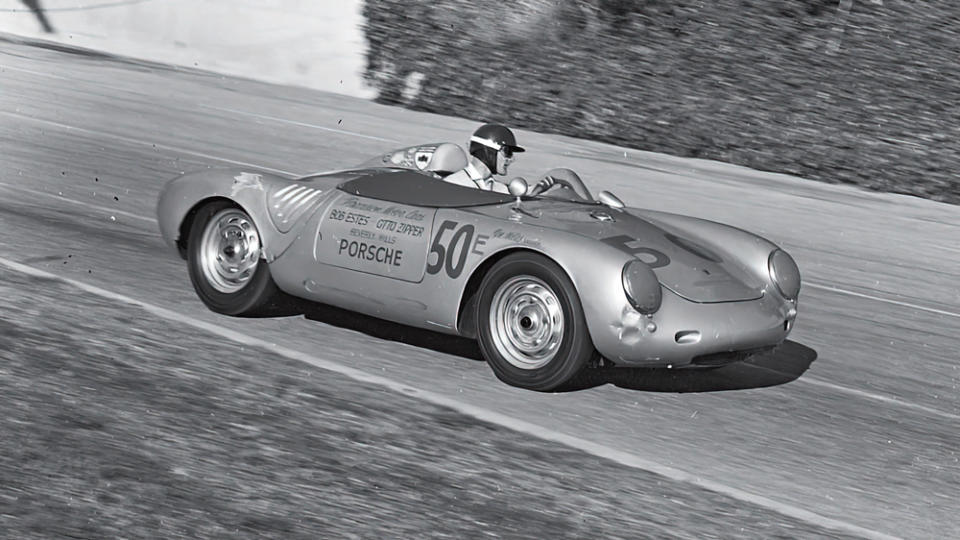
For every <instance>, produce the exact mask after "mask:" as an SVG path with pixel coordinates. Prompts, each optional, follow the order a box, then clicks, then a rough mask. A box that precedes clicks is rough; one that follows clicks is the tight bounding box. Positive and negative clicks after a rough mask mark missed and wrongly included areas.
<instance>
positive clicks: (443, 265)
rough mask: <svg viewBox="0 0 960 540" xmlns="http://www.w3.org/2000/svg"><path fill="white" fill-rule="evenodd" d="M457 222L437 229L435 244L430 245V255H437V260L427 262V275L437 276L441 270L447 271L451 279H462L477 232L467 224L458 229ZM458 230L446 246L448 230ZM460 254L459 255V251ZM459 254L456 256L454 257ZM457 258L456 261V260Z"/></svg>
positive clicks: (448, 223)
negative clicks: (445, 239)
mask: <svg viewBox="0 0 960 540" xmlns="http://www.w3.org/2000/svg"><path fill="white" fill-rule="evenodd" d="M457 225H459V223H457V222H456V221H450V220H446V221H444V222H443V223H441V224H440V227H439V228H438V229H437V235H436V236H434V237H433V243H432V244H431V245H430V253H429V255H428V257H429V256H430V255H436V256H437V257H436V259H434V260H433V262H430V261H429V260H428V261H427V273H428V274H437V273H439V272H440V270H444V269H446V272H447V275H448V276H449V277H450V278H451V279H456V278H458V277H460V274H462V273H463V268H464V267H465V266H466V264H467V255H469V252H470V243H471V242H472V241H473V233H474V231H475V229H474V227H473V225H470V224H467V225H464V226H463V227H460V228H459V229H457ZM451 229H457V230H456V231H455V232H454V233H453V236H452V237H451V238H450V241H449V242H448V243H447V244H446V245H444V243H443V241H442V238H443V233H445V232H446V231H448V230H451ZM458 249H459V252H458V253H457V250H458ZM455 253H457V254H456V255H454V254H455ZM454 257H456V260H454Z"/></svg>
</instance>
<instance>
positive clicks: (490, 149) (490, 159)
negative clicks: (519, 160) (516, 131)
mask: <svg viewBox="0 0 960 540" xmlns="http://www.w3.org/2000/svg"><path fill="white" fill-rule="evenodd" d="M523 151H524V149H523V148H522V147H520V146H517V138H516V137H514V136H513V132H512V131H510V129H509V128H507V127H506V126H502V125H500V124H484V125H482V126H480V127H479V128H477V130H476V131H474V132H473V135H472V136H471V137H470V155H472V156H474V157H476V158H477V159H479V160H480V161H482V162H483V164H484V165H486V166H487V168H488V169H490V172H492V173H495V174H507V167H508V166H509V165H510V162H512V161H513V155H514V154H516V153H517V152H523Z"/></svg>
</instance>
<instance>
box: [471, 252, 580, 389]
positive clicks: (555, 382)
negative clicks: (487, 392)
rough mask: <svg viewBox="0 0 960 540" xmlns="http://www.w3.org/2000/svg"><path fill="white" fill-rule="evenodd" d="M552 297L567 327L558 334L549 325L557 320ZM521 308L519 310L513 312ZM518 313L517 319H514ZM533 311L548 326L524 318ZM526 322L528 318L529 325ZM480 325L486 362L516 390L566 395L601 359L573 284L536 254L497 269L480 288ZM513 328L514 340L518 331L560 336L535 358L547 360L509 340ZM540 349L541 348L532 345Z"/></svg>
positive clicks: (511, 260)
mask: <svg viewBox="0 0 960 540" xmlns="http://www.w3.org/2000/svg"><path fill="white" fill-rule="evenodd" d="M521 291H523V292H521ZM548 292H549V294H548ZM538 294H542V295H543V297H540V296H537V295H538ZM551 294H552V299H555V300H556V303H557V304H559V306H558V308H559V309H558V310H557V309H556V308H553V309H554V311H553V312H552V314H553V315H556V314H557V313H562V325H559V326H560V327H561V328H562V329H558V330H556V331H554V329H555V328H557V326H558V325H556V324H551V323H548V322H547V321H548V319H550V320H556V318H555V317H554V316H553V315H551V313H548V312H547V311H544V310H549V309H550V307H549V306H551V305H552V302H553V300H552V299H551V296H550V295H551ZM525 297H526V298H527V299H526V300H524V298H525ZM544 299H546V301H544ZM517 306H520V309H519V310H516V309H513V308H516V307H517ZM531 306H532V307H531ZM513 312H516V314H515V315H511V313H513ZM527 312H530V313H533V314H534V315H535V316H532V318H533V319H538V318H539V319H541V321H542V324H540V325H539V326H538V325H537V323H531V322H530V319H531V317H528V316H526V315H524V313H527ZM523 319H527V321H526V323H525V322H524V320H523ZM476 321H477V339H478V341H479V343H480V350H481V352H482V353H483V356H484V358H486V360H487V363H489V364H490V367H491V369H493V372H494V374H495V375H496V376H497V378H499V379H500V380H501V381H503V382H505V383H507V384H509V385H512V386H517V387H520V388H526V389H528V390H537V391H541V392H549V391H552V390H562V389H563V388H564V386H565V385H566V384H567V383H569V382H571V381H574V380H575V378H576V377H577V375H578V374H579V373H580V372H581V371H582V370H583V369H584V368H585V366H586V365H587V363H588V362H589V361H590V360H591V359H592V358H595V357H596V355H597V352H596V349H594V347H593V342H592V341H591V339H590V334H589V332H588V330H587V321H586V318H585V317H584V314H583V308H582V306H581V305H580V297H579V295H578V294H577V291H576V289H575V288H574V286H573V283H572V282H571V281H570V278H568V277H567V275H566V273H565V272H564V271H563V269H562V268H560V266H559V265H557V264H556V263H555V262H553V261H551V260H550V259H548V258H546V257H544V256H542V255H538V254H536V253H529V252H522V253H515V254H512V255H508V256H506V257H504V258H503V259H502V260H500V261H498V262H497V263H496V264H494V265H493V267H492V268H491V269H490V271H489V272H487V274H486V275H485V276H484V278H483V282H482V283H481V285H480V298H479V301H478V302H477V313H476ZM511 322H513V323H516V324H511ZM510 329H513V330H514V333H513V334H512V335H513V336H516V335H517V332H519V333H521V334H523V333H524V332H528V331H529V332H530V335H537V333H538V332H546V335H548V336H551V335H552V336H554V337H553V338H552V339H547V340H546V341H547V343H553V346H551V347H544V348H542V349H537V350H535V351H534V352H533V353H531V354H533V355H536V354H544V355H545V356H546V357H545V358H536V357H534V356H527V351H525V350H523V347H522V345H517V339H511V338H510V337H508V335H507V333H509V332H510ZM558 335H559V337H556V336H558ZM527 337H529V335H526V334H524V335H521V336H520V338H518V339H519V340H521V341H522V340H523V339H526V338H527ZM534 341H535V340H534ZM536 347H538V345H535V344H534V345H532V346H531V348H533V349H536ZM544 351H555V352H553V353H550V352H544Z"/></svg>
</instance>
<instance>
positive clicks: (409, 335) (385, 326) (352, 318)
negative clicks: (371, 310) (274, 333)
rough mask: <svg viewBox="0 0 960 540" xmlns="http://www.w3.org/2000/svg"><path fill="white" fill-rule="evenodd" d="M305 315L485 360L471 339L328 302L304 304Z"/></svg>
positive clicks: (349, 327) (337, 325) (333, 324)
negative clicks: (329, 304) (340, 306)
mask: <svg viewBox="0 0 960 540" xmlns="http://www.w3.org/2000/svg"><path fill="white" fill-rule="evenodd" d="M303 316H304V317H306V318H307V319H308V320H311V321H316V322H321V323H324V324H329V325H330V326H336V327H338V328H344V329H347V330H353V331H355V332H361V333H363V334H366V335H368V336H371V337H375V338H378V339H385V340H389V341H396V342H399V343H405V344H407V345H413V346H414V347H420V348H423V349H430V350H431V351H436V352H440V353H444V354H452V355H456V356H460V357H463V358H469V359H470V360H477V361H480V362H482V361H483V356H482V355H481V354H480V346H479V345H477V342H476V341H474V340H472V339H467V338H462V337H458V336H451V335H449V334H441V333H440V332H431V331H430V330H422V329H420V328H414V327H412V326H407V325H404V324H399V323H395V322H390V321H385V320H383V319H377V318H376V317H370V316H368V315H362V314H360V313H356V312H354V311H348V310H345V309H340V308H337V307H333V306H328V305H325V304H310V305H307V306H304V307H303Z"/></svg>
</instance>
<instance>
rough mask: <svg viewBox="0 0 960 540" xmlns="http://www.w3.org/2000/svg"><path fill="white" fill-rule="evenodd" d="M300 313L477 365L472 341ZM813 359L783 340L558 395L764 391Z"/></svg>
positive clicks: (603, 373)
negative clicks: (737, 358)
mask: <svg viewBox="0 0 960 540" xmlns="http://www.w3.org/2000/svg"><path fill="white" fill-rule="evenodd" d="M302 313H303V316H304V317H305V318H307V319H308V320H311V321H315V322H320V323H324V324H329V325H331V326H336V327H338V328H344V329H347V330H353V331H355V332H361V333H363V334H366V335H368V336H371V337H375V338H377V339H384V340H389V341H395V342H399V343H405V344H407V345H413V346H414V347H420V348H423V349H430V350H432V351H436V352H440V353H444V354H451V355H455V356H460V357H462V358H468V359H471V360H477V361H480V362H482V361H483V356H481V354H480V347H479V346H478V345H477V343H476V341H474V340H472V339H467V338H462V337H457V336H451V335H448V334H441V333H440V332H432V331H430V330H422V329H419V328H414V327H412V326H406V325H403V324H398V323H394V322H390V321H385V320H383V319H377V318H375V317H370V316H367V315H361V314H359V313H356V312H353V311H347V310H345V309H340V308H336V307H333V306H327V305H323V304H309V305H306V306H302ZM816 359H817V351H815V350H813V349H811V348H810V347H807V346H805V345H802V344H800V343H797V342H795V341H790V340H787V341H785V342H784V343H783V344H781V345H780V346H779V347H777V348H775V349H773V350H772V351H769V352H765V353H762V354H757V355H755V356H753V357H751V358H749V359H747V360H745V361H743V362H736V363H733V364H728V365H725V366H721V367H716V368H710V369H652V368H600V369H591V370H588V371H587V372H586V373H585V374H584V376H583V377H581V379H580V380H579V381H577V383H576V384H574V385H571V386H570V387H568V388H566V389H564V391H567V392H570V391H576V390H586V389H588V388H595V387H597V386H603V385H605V384H612V385H614V386H617V387H620V388H625V389H628V390H640V391H645V392H679V393H686V392H721V391H726V390H748V389H750V388H764V387H768V386H777V385H780V384H786V383H789V382H791V381H794V380H796V379H798V378H799V377H800V376H801V375H803V373H804V372H806V371H807V370H808V369H809V368H810V365H811V364H812V363H813V362H814V361H815V360H816Z"/></svg>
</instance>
